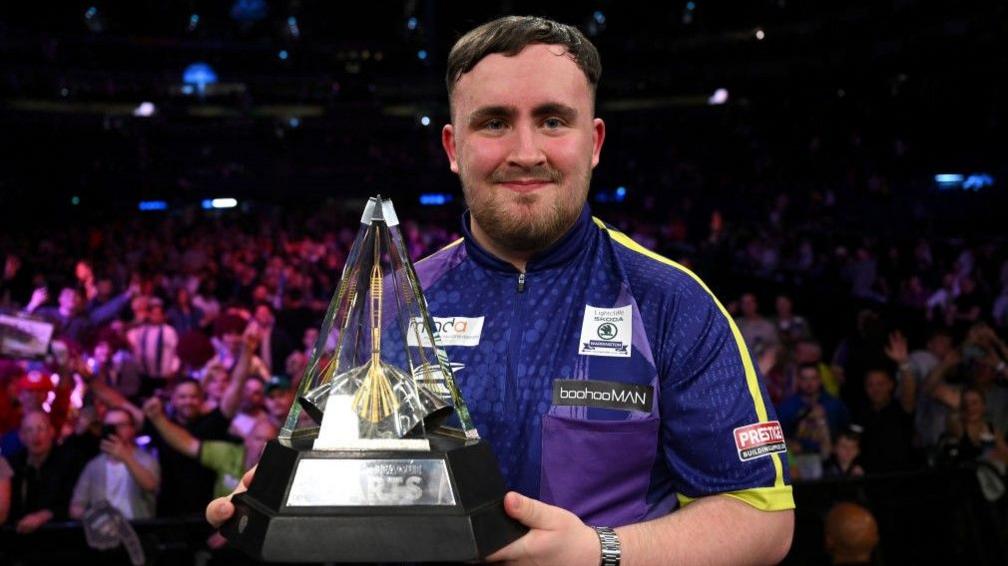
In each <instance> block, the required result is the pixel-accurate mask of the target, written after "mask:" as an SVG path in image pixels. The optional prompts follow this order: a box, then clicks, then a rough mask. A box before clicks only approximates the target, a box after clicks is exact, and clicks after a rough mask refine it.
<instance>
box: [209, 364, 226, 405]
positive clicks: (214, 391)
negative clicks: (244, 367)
mask: <svg viewBox="0 0 1008 566" xmlns="http://www.w3.org/2000/svg"><path fill="white" fill-rule="evenodd" d="M229 378H230V376H228V372H227V370H226V369H224V368H222V367H214V368H212V369H211V370H210V371H209V372H207V376H206V380H205V382H204V383H203V388H204V389H205V390H206V395H207V397H210V398H211V399H217V400H219V399H220V398H221V397H222V396H223V395H224V390H225V389H227V384H228V380H229Z"/></svg>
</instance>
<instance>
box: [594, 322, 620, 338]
mask: <svg viewBox="0 0 1008 566" xmlns="http://www.w3.org/2000/svg"><path fill="white" fill-rule="evenodd" d="M598 337H599V338H601V339H603V340H612V339H613V338H615V337H616V325H615V324H613V323H611V322H604V323H602V324H601V325H599V327H598Z"/></svg>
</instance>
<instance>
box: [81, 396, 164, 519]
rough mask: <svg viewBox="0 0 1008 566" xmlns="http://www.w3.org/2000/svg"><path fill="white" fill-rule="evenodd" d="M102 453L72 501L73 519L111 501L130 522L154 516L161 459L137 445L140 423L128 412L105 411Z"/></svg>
mask: <svg viewBox="0 0 1008 566" xmlns="http://www.w3.org/2000/svg"><path fill="white" fill-rule="evenodd" d="M103 422H104V426H103V427H102V440H101V451H102V453H101V454H99V455H98V456H96V457H95V458H94V459H92V460H91V461H90V462H88V464H87V466H85V468H84V472H83V473H81V476H80V478H79V479H78V480H77V485H76V487H75V488H74V492H73V498H72V499H71V501H70V517H72V518H74V519H79V518H81V517H82V516H83V515H84V512H85V511H87V509H88V508H89V507H91V506H92V505H94V504H96V503H99V502H101V501H108V502H109V503H110V504H111V505H112V506H113V507H115V508H116V509H118V510H119V511H120V512H121V513H122V514H123V516H125V517H126V518H127V519H149V518H152V517H154V509H155V498H156V494H157V490H158V486H159V485H160V483H161V469H160V467H159V466H158V461H157V458H155V457H154V456H151V455H150V454H148V453H146V452H144V451H143V450H142V449H140V448H139V447H138V446H137V445H136V430H137V428H136V422H135V421H134V420H133V415H131V414H130V412H129V411H126V410H125V409H110V410H108V411H106V412H105V419H104V421H103Z"/></svg>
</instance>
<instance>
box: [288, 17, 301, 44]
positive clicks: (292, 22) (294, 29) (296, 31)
mask: <svg viewBox="0 0 1008 566" xmlns="http://www.w3.org/2000/svg"><path fill="white" fill-rule="evenodd" d="M287 31H288V32H290V35H291V37H293V38H294V39H297V38H299V37H301V28H300V27H298V21H297V18H295V17H294V16H291V17H289V18H287Z"/></svg>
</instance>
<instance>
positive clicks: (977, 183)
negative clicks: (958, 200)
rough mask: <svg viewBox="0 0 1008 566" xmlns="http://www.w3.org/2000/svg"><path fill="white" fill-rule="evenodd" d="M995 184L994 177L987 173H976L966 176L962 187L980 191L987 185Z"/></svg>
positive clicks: (967, 189)
mask: <svg viewBox="0 0 1008 566" xmlns="http://www.w3.org/2000/svg"><path fill="white" fill-rule="evenodd" d="M993 186H994V177H991V176H990V175H988V174H987V173H975V174H973V175H970V176H969V177H966V180H965V181H963V184H962V188H963V190H966V191H979V190H980V189H983V188H986V187H993Z"/></svg>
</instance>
